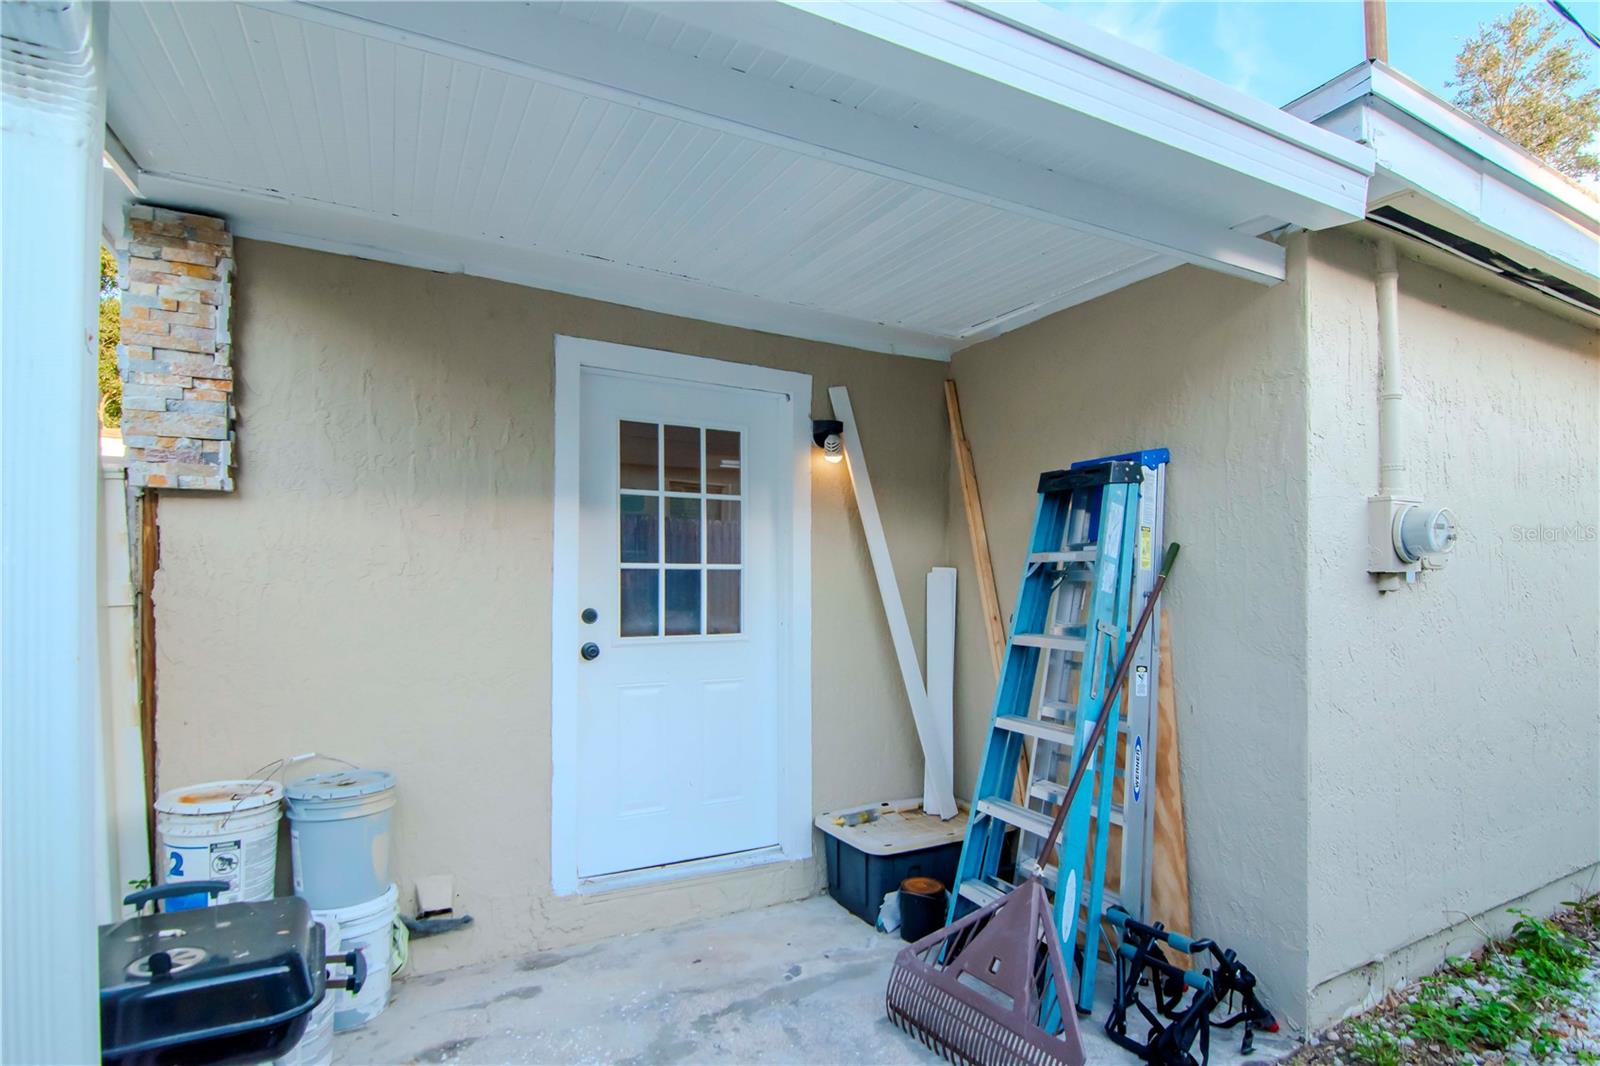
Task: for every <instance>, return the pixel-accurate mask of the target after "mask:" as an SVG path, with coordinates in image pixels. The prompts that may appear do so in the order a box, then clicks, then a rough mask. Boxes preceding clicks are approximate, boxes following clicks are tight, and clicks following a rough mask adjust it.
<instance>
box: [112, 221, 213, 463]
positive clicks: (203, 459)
mask: <svg viewBox="0 0 1600 1066" xmlns="http://www.w3.org/2000/svg"><path fill="white" fill-rule="evenodd" d="M126 222H127V225H126V227H125V229H124V232H123V240H122V242H121V247H119V249H118V251H119V252H120V253H121V254H120V256H119V258H120V259H121V263H120V266H121V268H122V279H121V282H122V290H123V292H122V340H121V345H120V346H119V347H118V349H117V355H118V362H119V365H120V368H121V371H122V439H123V442H124V443H125V444H126V445H127V449H128V457H127V462H128V482H129V484H132V485H142V486H149V487H151V488H162V489H209V490H212V491H220V492H229V491H232V489H233V461H234V454H233V449H234V435H233V421H234V414H235V412H234V406H233V382H234V378H233V341H232V337H231V335H230V333H229V327H228V313H229V309H230V307H231V304H232V300H231V291H232V286H231V281H232V277H233V236H232V234H230V233H229V232H228V228H227V226H226V225H225V224H224V222H223V220H222V219H220V218H211V217H209V216H206V215H193V214H188V213H187V212H183V211H169V210H167V209H165V208H161V207H150V206H148V205H134V206H131V207H129V208H128V214H127V219H126Z"/></svg>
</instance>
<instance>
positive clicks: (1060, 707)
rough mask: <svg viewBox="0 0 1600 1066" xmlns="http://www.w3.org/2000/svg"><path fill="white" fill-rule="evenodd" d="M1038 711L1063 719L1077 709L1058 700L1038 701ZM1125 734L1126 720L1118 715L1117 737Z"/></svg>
mask: <svg viewBox="0 0 1600 1066" xmlns="http://www.w3.org/2000/svg"><path fill="white" fill-rule="evenodd" d="M1039 709H1040V710H1041V711H1050V712H1051V713H1053V714H1059V715H1062V716H1063V717H1067V716H1070V715H1075V714H1076V713H1077V708H1076V707H1074V706H1073V705H1072V704H1070V703H1063V702H1062V701H1060V700H1040V701H1039ZM1067 720H1068V721H1071V720H1072V719H1071V718H1070V717H1067ZM1127 734H1128V720H1127V719H1126V718H1124V717H1122V715H1120V714H1119V715H1117V735H1118V736H1127Z"/></svg>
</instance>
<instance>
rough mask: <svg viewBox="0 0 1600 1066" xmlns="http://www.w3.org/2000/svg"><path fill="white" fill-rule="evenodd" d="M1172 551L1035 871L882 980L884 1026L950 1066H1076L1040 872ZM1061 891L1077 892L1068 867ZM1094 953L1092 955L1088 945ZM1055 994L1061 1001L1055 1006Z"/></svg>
mask: <svg viewBox="0 0 1600 1066" xmlns="http://www.w3.org/2000/svg"><path fill="white" fill-rule="evenodd" d="M1177 557H1178V545H1176V544H1173V545H1171V546H1169V547H1168V548H1167V553H1166V556H1165V557H1164V558H1163V559H1162V563H1161V573H1160V576H1158V577H1157V578H1156V581H1155V584H1154V586H1153V587H1152V588H1151V590H1150V596H1149V598H1148V599H1147V600H1146V601H1145V604H1144V610H1143V611H1142V612H1140V614H1139V621H1138V624H1137V625H1135V626H1134V628H1133V633H1132V635H1131V636H1130V637H1129V639H1128V641H1127V643H1126V644H1125V645H1123V652H1122V659H1121V661H1120V662H1119V663H1118V664H1117V670H1116V673H1115V674H1114V675H1113V677H1112V681H1111V684H1110V685H1108V686H1107V687H1106V689H1105V690H1104V691H1105V692H1107V693H1109V694H1112V695H1109V696H1108V697H1107V699H1106V706H1105V707H1104V708H1102V711H1101V713H1100V715H1099V716H1098V718H1097V719H1096V720H1095V724H1094V729H1093V730H1092V731H1091V732H1090V734H1089V738H1088V742H1087V743H1086V744H1085V745H1084V751H1083V754H1082V756H1081V757H1080V758H1079V759H1078V760H1077V764H1078V765H1077V769H1076V770H1075V771H1074V773H1073V775H1072V780H1071V783H1070V784H1068V785H1067V791H1066V794H1065V796H1064V797H1063V798H1062V799H1061V801H1060V803H1059V804H1058V805H1057V807H1056V815H1055V819H1054V820H1053V821H1052V822H1051V825H1050V833H1049V835H1048V836H1047V837H1046V838H1045V843H1044V847H1043V848H1042V849H1040V851H1039V863H1040V866H1036V867H1035V869H1034V871H1033V875H1032V876H1031V877H1029V878H1028V880H1027V881H1026V882H1025V883H1023V884H1021V885H1019V886H1018V887H1017V888H1015V889H1013V890H1012V891H1011V892H1009V893H1007V894H1006V895H1004V896H1002V897H1000V898H999V899H997V900H995V901H994V902H992V903H990V904H988V905H986V906H983V907H980V908H979V909H978V910H975V911H973V912H972V913H971V914H968V915H966V916H965V917H963V918H960V919H957V920H956V921H954V922H952V923H951V924H949V925H947V926H945V927H944V928H943V929H939V930H937V931H935V932H933V933H929V934H928V935H927V936H925V937H923V938H922V939H921V940H918V941H917V942H916V943H914V944H911V945H908V946H907V947H905V948H904V949H902V950H901V952H900V954H899V955H898V956H896V958H895V962H894V969H893V970H892V971H891V972H890V974H889V990H888V993H887V994H886V996H885V1006H886V1007H887V1009H888V1012H889V1020H890V1021H892V1022H894V1023H895V1024H896V1025H898V1026H900V1027H901V1028H902V1029H904V1030H906V1032H908V1033H910V1034H911V1035H913V1036H915V1037H917V1038H918V1039H920V1040H921V1041H922V1042H923V1043H924V1044H926V1045H927V1046H928V1047H930V1048H932V1049H933V1050H934V1051H937V1052H938V1053H939V1054H941V1055H943V1056H944V1057H945V1058H947V1059H949V1060H950V1061H951V1062H958V1063H971V1064H973V1066H1083V1063H1084V1061H1085V1059H1084V1052H1083V1040H1082V1037H1081V1036H1080V1035H1079V1033H1078V1022H1077V1017H1076V1014H1075V1012H1074V1011H1072V1010H1070V1009H1068V1010H1061V1009H1059V1008H1060V1005H1061V1004H1065V1003H1069V1002H1071V997H1070V996H1069V995H1067V994H1065V991H1066V990H1067V989H1070V987H1071V986H1070V985H1069V984H1068V983H1067V969H1066V963H1065V961H1064V959H1063V956H1062V953H1061V936H1060V933H1058V932H1057V930H1056V925H1055V915H1054V913H1053V911H1052V908H1051V905H1050V898H1049V896H1048V895H1047V894H1046V892H1045V886H1044V881H1043V878H1042V869H1041V867H1042V865H1043V862H1044V860H1045V857H1046V856H1049V855H1052V854H1054V852H1055V847H1056V841H1057V840H1058V839H1059V838H1060V836H1061V827H1062V825H1063V824H1064V823H1065V821H1066V816H1067V811H1068V809H1069V808H1070V807H1071V806H1072V798H1073V796H1074V795H1075V794H1076V793H1077V791H1078V787H1079V785H1081V784H1082V783H1083V776H1084V772H1085V770H1087V768H1088V766H1089V764H1090V762H1091V761H1093V759H1094V752H1095V749H1096V748H1097V747H1098V746H1099V744H1100V740H1101V738H1102V737H1103V736H1104V735H1105V732H1106V723H1107V722H1108V721H1109V720H1110V719H1111V715H1110V713H1108V712H1109V711H1110V703H1111V701H1112V700H1113V699H1115V698H1116V696H1115V694H1116V693H1119V692H1120V691H1121V689H1122V686H1123V684H1124V682H1126V681H1127V678H1128V668H1129V667H1130V666H1131V665H1132V663H1133V655H1134V650H1135V649H1136V648H1138V646H1139V640H1140V638H1141V637H1143V636H1144V631H1145V627H1146V626H1148V625H1149V624H1150V618H1151V616H1152V615H1153V614H1154V612H1155V607H1156V601H1157V600H1158V599H1160V598H1161V590H1162V588H1163V587H1164V586H1165V585H1166V583H1167V575H1168V573H1170V572H1171V570H1172V564H1173V563H1174V562H1176V561H1177ZM1066 867H1067V864H1065V863H1062V864H1061V865H1060V866H1059V867H1058V868H1059V869H1060V870H1061V875H1062V876H1063V877H1066V878H1067V881H1066V883H1065V884H1064V885H1063V886H1062V888H1061V891H1064V892H1068V893H1076V891H1077V882H1076V879H1075V878H1073V877H1071V875H1070V873H1069V871H1068V870H1067V868H1066ZM1091 950H1092V948H1091ZM1058 996H1059V999H1058Z"/></svg>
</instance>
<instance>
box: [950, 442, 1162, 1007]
mask: <svg viewBox="0 0 1600 1066" xmlns="http://www.w3.org/2000/svg"><path fill="white" fill-rule="evenodd" d="M1166 461H1167V454H1166V452H1165V451H1164V450H1160V451H1151V452H1135V453H1130V454H1128V455H1123V456H1115V457H1111V458H1108V459H1104V460H1091V461H1089V462H1087V463H1079V464H1076V465H1074V466H1073V467H1072V469H1070V470H1055V471H1050V472H1047V473H1045V474H1042V475H1041V476H1040V478H1039V502H1038V508H1037V511H1036V513H1035V517H1034V524H1033V534H1032V537H1031V539H1030V541H1029V548H1028V556H1027V560H1026V563H1025V565H1024V567H1023V572H1022V585H1021V589H1020V591H1019V592H1018V595H1017V601H1016V602H1017V606H1016V611H1015V613H1014V614H1013V617H1012V628H1011V636H1010V639H1009V641H1008V642H1007V645H1006V653H1005V658H1004V660H1003V662H1002V666H1001V671H1000V680H999V684H998V686H997V689H996V693H995V703H994V716H993V719H992V722H991V728H990V733H989V739H988V742H987V744H986V746H985V749H984V756H983V763H982V767H981V769H980V772H979V776H978V781H977V787H976V789H975V795H974V797H973V804H972V814H971V819H970V821H969V823H968V827H967V837H966V843H965V844H964V846H963V847H962V851H961V860H960V864H959V866H958V868H957V875H956V891H955V892H953V893H951V901H950V913H949V920H951V921H954V920H955V919H956V918H958V917H960V916H961V915H963V914H966V913H968V912H969V911H971V910H973V909H974V908H976V907H980V906H983V905H985V904H987V903H991V902H993V901H994V900H996V899H998V898H1000V897H1001V896H1002V895H1004V894H1005V893H1006V892H1009V891H1010V890H1011V889H1012V887H1014V885H1013V883H1010V882H1007V881H1005V880H1003V879H1002V878H1001V876H1000V871H1001V865H1002V861H1003V858H1004V855H1003V851H1004V848H1005V842H1006V835H1007V832H1008V830H1015V831H1016V832H1017V835H1018V846H1017V849H1016V853H1015V854H1016V875H1015V876H1016V882H1015V883H1018V884H1020V883H1021V882H1023V881H1025V880H1026V879H1027V878H1028V877H1030V876H1032V875H1033V874H1034V873H1035V872H1038V873H1039V874H1040V875H1041V876H1042V877H1043V879H1044V882H1045V885H1046V887H1047V888H1048V889H1049V890H1050V891H1051V893H1052V897H1053V907H1054V914H1055V921H1056V923H1057V929H1058V930H1059V931H1060V933H1061V943H1062V946H1063V947H1066V946H1068V945H1071V944H1074V943H1075V937H1076V934H1077V932H1078V931H1079V930H1080V929H1082V931H1083V932H1084V934H1085V936H1084V947H1083V949H1082V950H1081V952H1079V958H1080V960H1081V962H1080V966H1081V976H1080V978H1079V982H1078V996H1077V1007H1078V1009H1079V1010H1080V1011H1083V1012H1087V1011H1089V1010H1090V1009H1091V1007H1092V1006H1093V1002H1094V981H1095V972H1096V967H1097V964H1098V962H1099V951H1098V946H1099V945H1098V937H1097V936H1096V933H1097V932H1101V930H1100V927H1101V922H1100V921H1099V918H1100V917H1101V916H1102V915H1104V914H1105V912H1106V909H1107V908H1108V907H1111V906H1113V905H1116V906H1120V907H1122V908H1123V909H1125V910H1128V911H1129V912H1133V913H1139V914H1141V915H1142V913H1143V912H1144V910H1145V906H1144V903H1145V896H1146V894H1147V891H1148V890H1147V889H1146V888H1144V884H1142V883H1141V882H1144V883H1147V882H1146V880H1145V877H1144V876H1143V873H1144V871H1143V869H1142V867H1144V866H1145V865H1147V858H1148V847H1147V842H1148V834H1147V833H1146V832H1144V831H1143V830H1144V829H1145V827H1146V824H1147V818H1146V816H1145V808H1146V807H1147V806H1150V807H1153V804H1150V802H1149V801H1150V800H1152V799H1153V797H1152V796H1150V795H1149V789H1148V787H1146V786H1145V784H1144V782H1143V781H1142V775H1143V774H1144V773H1145V770H1144V766H1146V765H1153V762H1144V761H1142V760H1143V759H1144V758H1145V757H1146V756H1145V755H1144V750H1143V749H1144V745H1145V744H1146V743H1148V747H1149V749H1150V750H1152V751H1153V748H1154V740H1155V738H1154V735H1153V732H1151V733H1150V736H1149V740H1148V742H1146V741H1145V740H1144V735H1143V734H1141V737H1140V738H1139V739H1140V748H1141V750H1140V752H1139V757H1138V758H1135V757H1134V743H1133V739H1132V738H1130V737H1129V736H1128V733H1129V728H1128V725H1127V723H1125V722H1124V721H1123V720H1122V718H1121V715H1122V714H1123V713H1124V709H1123V708H1122V707H1121V706H1120V704H1121V702H1122V701H1121V700H1120V699H1118V698H1116V695H1117V694H1115V693H1108V692H1106V691H1105V689H1106V686H1107V684H1108V683H1109V682H1110V680H1111V675H1112V672H1113V671H1114V670H1115V669H1116V665H1117V661H1118V660H1119V659H1120V658H1121V655H1122V650H1123V646H1124V644H1125V643H1126V641H1127V639H1128V632H1129V625H1130V613H1131V611H1132V609H1133V607H1134V606H1135V604H1134V602H1133V601H1134V600H1135V598H1137V600H1138V604H1137V605H1138V606H1142V604H1143V599H1144V594H1145V593H1147V592H1148V583H1147V582H1146V581H1145V580H1144V578H1145V576H1146V573H1148V574H1150V575H1153V574H1154V566H1153V565H1150V564H1152V563H1153V561H1154V559H1155V558H1159V555H1160V549H1161V533H1162V530H1161V528H1160V518H1161V514H1160V511H1161V507H1160V501H1161V490H1162V489H1163V488H1164V478H1165V465H1166ZM1147 483H1148V484H1147ZM1147 487H1148V488H1149V489H1150V490H1153V491H1152V496H1153V500H1154V504H1153V506H1152V504H1151V502H1150V501H1149V500H1145V499H1144V498H1143V494H1142V491H1141V490H1143V489H1145V488H1147ZM1150 644H1151V647H1150V648H1149V649H1146V648H1145V647H1144V642H1141V647H1140V649H1139V652H1140V655H1139V658H1140V659H1145V660H1146V666H1147V668H1148V669H1147V673H1146V675H1145V678H1146V681H1147V682H1148V681H1152V680H1153V678H1154V676H1155V670H1154V668H1155V666H1156V664H1155V662H1154V658H1153V655H1154V653H1153V648H1154V641H1153V640H1152V641H1151V642H1150ZM1138 665H1139V663H1137V662H1136V663H1135V667H1136V669H1137V667H1138ZM1137 676H1138V675H1137V674H1136V675H1135V677H1136V678H1137ZM1148 688H1149V689H1153V688H1154V685H1153V684H1149V685H1148ZM1143 694H1145V693H1143V692H1141V695H1143ZM1140 702H1142V701H1140ZM1151 703H1152V706H1153V696H1151ZM1102 714H1109V715H1112V716H1113V717H1112V719H1111V720H1110V721H1109V722H1108V723H1107V734H1106V735H1107V740H1106V742H1105V743H1104V744H1103V745H1102V746H1101V747H1100V749H1099V751H1098V752H1097V753H1096V756H1095V761H1094V763H1093V764H1092V765H1091V766H1090V768H1089V769H1088V771H1087V772H1086V773H1085V776H1084V781H1083V785H1082V786H1081V787H1080V788H1079V790H1078V792H1077V795H1076V796H1075V797H1074V800H1073V803H1072V805H1071V808H1070V809H1069V811H1068V814H1067V819H1066V823H1065V826H1064V827H1063V832H1062V837H1061V841H1062V842H1061V844H1060V845H1059V846H1058V848H1057V849H1056V854H1054V855H1040V854H1039V849H1040V848H1041V847H1042V846H1043V843H1044V838H1045V836H1046V835H1047V834H1048V833H1049V830H1050V823H1051V821H1052V819H1053V818H1054V817H1055V813H1056V808H1057V804H1058V803H1059V802H1060V801H1061V800H1062V799H1063V798H1064V795H1065V791H1066V783H1067V782H1068V781H1070V780H1071V777H1072V775H1073V773H1074V772H1075V771H1076V769H1077V761H1076V760H1077V758H1078V753H1079V752H1080V751H1081V750H1082V747H1083V745H1084V743H1085V742H1086V741H1087V739H1088V735H1089V732H1090V731H1091V730H1092V729H1093V728H1094V724H1095V722H1096V721H1097V720H1098V719H1099V717H1100V715H1102ZM1149 724H1150V725H1153V724H1154V723H1153V720H1151V721H1150V723H1149ZM1138 726H1139V728H1140V729H1141V730H1148V729H1149V726H1148V725H1146V722H1145V721H1140V722H1139V723H1138ZM1119 737H1120V738H1121V744H1120V745H1119V742H1118V741H1119ZM1030 745H1031V746H1032V750H1033V757H1032V759H1030V760H1029V764H1028V765H1029V774H1028V788H1027V795H1026V796H1025V797H1015V795H1014V792H1013V789H1014V788H1015V787H1016V786H1015V781H1016V777H1017V767H1018V764H1019V762H1020V761H1021V759H1022V756H1023V753H1024V751H1025V749H1026V748H1027V747H1028V746H1030ZM1119 749H1120V750H1121V752H1122V753H1123V759H1124V772H1122V773H1121V774H1119V767H1118V752H1119ZM1135 764H1137V765H1135ZM1130 773H1131V774H1133V775H1136V776H1135V777H1134V778H1130V776H1129V774H1130ZM1136 780H1137V787H1135V784H1134V781H1136ZM1119 784H1120V786H1121V788H1120V800H1121V802H1120V803H1117V802H1115V800H1116V798H1117V796H1116V794H1117V793H1118V792H1119V789H1118V785H1119ZM1135 793H1137V799H1135ZM1018 798H1020V799H1021V802H1017V799H1018ZM1135 807H1136V808H1137V810H1135V809H1134V808H1135ZM1113 825H1119V826H1121V827H1122V836H1123V848H1122V852H1123V854H1122V856H1121V858H1122V878H1123V879H1122V881H1121V883H1122V884H1123V885H1131V886H1132V889H1133V890H1132V892H1130V893H1129V894H1130V895H1132V896H1133V897H1134V899H1133V900H1132V901H1131V902H1132V906H1130V905H1129V901H1124V900H1121V899H1118V898H1116V897H1115V896H1108V893H1107V892H1106V887H1105V870H1106V866H1107V849H1108V846H1109V840H1110V836H1111V833H1110V827H1111V826H1113ZM1130 838H1132V839H1131V843H1130ZM1091 849H1092V853H1091ZM1130 867H1131V869H1130ZM1130 873H1131V875H1132V877H1131V879H1130ZM1063 886H1064V889H1065V890H1064V891H1063V890H1061V889H1062V888H1063ZM1091 915H1092V916H1094V918H1095V920H1093V921H1090V920H1089V916H1091ZM1102 935H1104V934H1103V933H1102ZM1113 950H1114V947H1113Z"/></svg>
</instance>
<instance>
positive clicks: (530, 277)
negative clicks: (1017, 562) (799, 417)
mask: <svg viewBox="0 0 1600 1066" xmlns="http://www.w3.org/2000/svg"><path fill="white" fill-rule="evenodd" d="M105 174H106V180H108V181H116V180H117V179H116V178H115V177H114V175H112V174H111V172H110V171H109V170H107V171H106V172H105ZM137 178H138V182H139V187H140V189H141V190H142V191H143V194H144V198H145V199H147V200H150V201H152V202H155V203H168V204H176V205H183V206H184V207H186V208H188V209H191V210H199V211H206V212H213V213H216V214H219V215H223V216H225V217H227V218H228V219H229V221H230V224H231V226H232V229H233V232H234V233H235V234H236V235H238V236H240V237H251V238H256V239H258V240H265V241H272V242H275V243H278V244H288V245H293V246H296V247H300V248H311V249H314V250H317V251H325V252H334V253H337V254H339V255H350V256H355V257H358V258H361V259H372V260H377V261H379V262H386V263H395V264H398V265H401V266H410V267H418V268H421V269H424V270H433V271H438V272H441V273H449V274H471V275H474V276H477V277H483V278H491V279H494V280H496V281H505V282H510V283H512V284H515V285H523V286H527V287H529V288H536V289H546V290H549V291H552V292H561V293H567V294H569V295H572V296H581V297H584V298H586V299H591V300H597V301H601V302H605V303H616V304H624V305H627V306H630V307H638V308H642V309H644V310H647V311H657V312H661V313H663V314H670V315H677V316H680V317H683V318H691V319H698V320H700V321H704V322H715V323H719V324H721V325H727V326H737V327H740V328H742V329H751V330H758V331H760V332H763V333H776V334H780V335H783V336H790V337H798V338H801V339H804V340H812V341H819V342H821V343H824V344H838V345H844V346H846V347H850V348H858V349H863V350H866V351H873V352H882V353H885V354H889V355H903V356H913V357H917V358H922V359H934V360H948V359H949V358H950V353H951V352H952V351H954V349H955V348H956V347H957V345H958V343H959V342H958V341H956V340H955V339H954V338H950V337H942V336H936V335H934V334H929V333H923V332H920V331H917V330H910V329H905V328H902V327H898V326H891V325H885V324H883V323H876V322H866V321H862V320H858V319H851V318H847V317H845V316H842V315H836V314H833V313H831V312H827V311H822V310H818V309H815V308H807V307H801V306H798V305H791V304H784V303H781V302H779V301H775V300H768V299H764V298H762V297H758V296H751V295H749V294H746V293H738V292H732V291H729V290H726V289H720V288H717V287H715V286H712V285H707V284H705V283H703V282H696V281H692V280H689V279H686V278H681V277H676V276H673V275H669V274H662V273H659V272H656V271H650V270H645V269H642V268H639V267H633V266H628V265H626V264H622V263H614V262H608V261H605V260H601V259H595V258H592V257H590V256H577V255H569V254H565V253H560V252H552V251H548V250H545V249H539V248H525V247H515V248H513V247H507V246H506V245H505V244H504V243H502V242H499V241H491V240H487V239H482V238H475V237H471V236H468V235H465V234H462V233H460V232H454V231H448V230H443V229H433V228H428V227H423V226H417V225H414V224H410V223H401V222H399V221H397V220H395V219H394V218H392V217H390V216H388V215H386V214H382V213H378V212H369V211H365V210H362V209H360V208H355V207H349V206H346V205H343V204H333V203H328V202H325V201H320V200H313V199H309V198H305V197H294V196H285V195H282V194H280V193H276V192H271V191H268V190H263V189H250V188H244V187H239V186H232V185H226V186H225V185H220V184H217V183H214V182H210V181H203V180H199V179H193V178H189V177H186V176H184V175H177V174H161V173H154V172H151V171H146V170H141V171H139V172H138V176H137ZM119 184H120V183H119ZM113 221H114V224H115V225H116V226H117V227H118V228H120V226H121V220H120V219H117V220H113Z"/></svg>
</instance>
